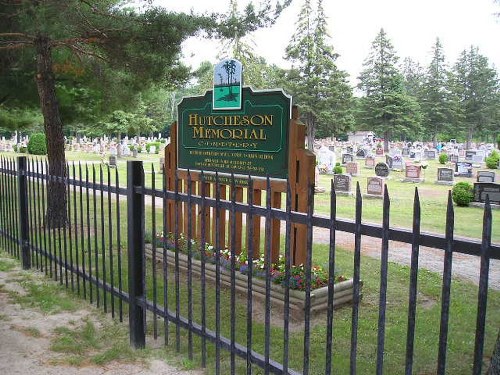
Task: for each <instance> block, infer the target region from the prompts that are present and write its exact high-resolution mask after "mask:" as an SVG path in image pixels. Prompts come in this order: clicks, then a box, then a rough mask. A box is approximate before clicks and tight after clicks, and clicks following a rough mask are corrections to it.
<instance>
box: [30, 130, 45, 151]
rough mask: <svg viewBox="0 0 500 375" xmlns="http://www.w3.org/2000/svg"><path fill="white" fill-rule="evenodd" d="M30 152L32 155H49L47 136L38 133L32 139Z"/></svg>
mask: <svg viewBox="0 0 500 375" xmlns="http://www.w3.org/2000/svg"><path fill="white" fill-rule="evenodd" d="M28 152H29V153H30V154H32V155H47V140H46V138H45V134H43V133H36V134H33V135H32V136H31V137H30V140H29V142H28Z"/></svg>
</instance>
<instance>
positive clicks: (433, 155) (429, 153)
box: [424, 150, 436, 160]
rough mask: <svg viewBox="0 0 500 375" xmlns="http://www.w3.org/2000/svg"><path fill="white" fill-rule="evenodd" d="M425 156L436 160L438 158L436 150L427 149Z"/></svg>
mask: <svg viewBox="0 0 500 375" xmlns="http://www.w3.org/2000/svg"><path fill="white" fill-rule="evenodd" d="M424 157H425V159H427V160H435V159H436V150H425V151H424Z"/></svg>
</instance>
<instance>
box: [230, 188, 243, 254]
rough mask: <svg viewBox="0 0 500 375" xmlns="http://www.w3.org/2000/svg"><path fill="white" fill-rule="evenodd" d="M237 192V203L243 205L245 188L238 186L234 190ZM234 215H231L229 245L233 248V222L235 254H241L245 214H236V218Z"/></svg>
mask: <svg viewBox="0 0 500 375" xmlns="http://www.w3.org/2000/svg"><path fill="white" fill-rule="evenodd" d="M231 190H232V189H231ZM234 190H235V202H237V203H241V202H243V188H242V187H240V186H236V187H235V188H234ZM231 197H232V191H231ZM232 216H233V215H232V214H230V215H229V245H230V246H232V245H233V244H232V243H231V237H232V232H231V231H232V227H233V224H232V223H233V222H234V223H235V224H234V227H235V231H234V252H235V253H236V254H240V253H241V246H242V241H243V230H242V227H243V214H242V213H241V212H236V213H235V215H234V217H232Z"/></svg>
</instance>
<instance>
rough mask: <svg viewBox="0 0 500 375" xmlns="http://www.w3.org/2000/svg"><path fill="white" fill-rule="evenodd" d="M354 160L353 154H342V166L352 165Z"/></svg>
mask: <svg viewBox="0 0 500 375" xmlns="http://www.w3.org/2000/svg"><path fill="white" fill-rule="evenodd" d="M353 160H354V158H353V157H352V155H351V154H342V165H346V164H347V163H350V162H351V161H353Z"/></svg>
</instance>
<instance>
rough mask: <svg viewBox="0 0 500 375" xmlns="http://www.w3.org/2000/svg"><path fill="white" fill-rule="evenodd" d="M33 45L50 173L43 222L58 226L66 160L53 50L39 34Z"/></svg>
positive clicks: (62, 218) (64, 217)
mask: <svg viewBox="0 0 500 375" xmlns="http://www.w3.org/2000/svg"><path fill="white" fill-rule="evenodd" d="M35 48H36V78H35V81H36V86H37V89H38V96H39V98H40V107H41V109H42V114H43V124H44V129H45V135H46V137H47V158H48V162H49V175H50V176H51V177H50V179H49V181H48V182H47V214H46V226H47V227H49V228H60V227H61V226H65V225H66V222H67V213H66V212H67V211H66V208H67V202H66V184H65V181H64V180H61V179H64V178H65V177H66V161H65V155H64V134H63V124H62V121H61V116H60V114H59V103H58V101H57V96H56V87H55V79H54V71H53V70H52V55H51V53H52V51H51V45H50V40H49V38H47V37H46V36H43V35H38V36H37V38H36V39H35Z"/></svg>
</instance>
